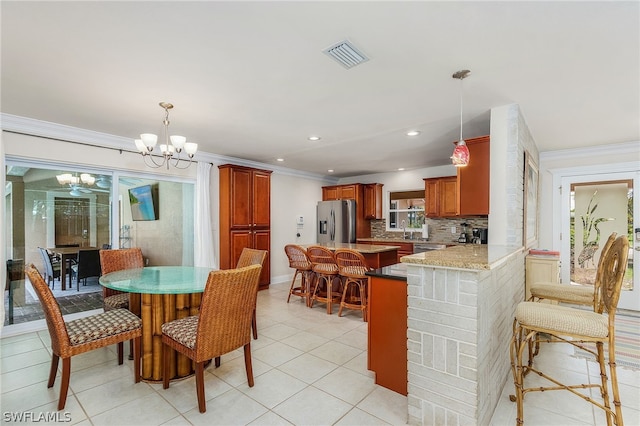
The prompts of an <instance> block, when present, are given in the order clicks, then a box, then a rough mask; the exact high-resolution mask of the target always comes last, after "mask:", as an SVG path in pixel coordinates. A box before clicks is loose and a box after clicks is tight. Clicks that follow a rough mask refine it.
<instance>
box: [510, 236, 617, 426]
mask: <svg viewBox="0 0 640 426" xmlns="http://www.w3.org/2000/svg"><path fill="white" fill-rule="evenodd" d="M628 254H629V241H628V240H627V237H626V235H625V236H620V237H618V238H617V239H616V240H615V241H614V242H613V243H612V244H611V247H610V248H609V250H607V252H606V253H605V255H604V259H603V260H602V261H601V262H600V265H599V267H598V271H597V275H598V277H597V278H596V279H597V280H599V282H600V285H601V288H600V291H598V292H597V293H596V298H597V302H596V304H595V305H596V308H595V309H594V310H593V311H585V310H583V309H577V308H571V307H567V306H561V305H551V304H546V303H537V302H521V303H519V304H518V307H517V308H516V314H515V319H514V322H513V337H512V339H511V344H510V351H509V353H510V357H511V371H512V374H513V379H514V384H515V396H513V395H512V396H511V400H512V401H515V402H516V403H517V414H516V416H517V417H516V422H517V423H518V424H522V423H524V397H525V395H526V394H527V393H528V392H536V391H540V392H544V391H551V390H567V391H569V392H571V393H573V394H574V395H577V396H579V397H580V398H582V399H584V400H585V401H587V402H590V403H592V404H593V405H595V406H597V407H598V408H600V409H602V410H604V412H605V415H606V417H607V424H608V425H609V426H611V425H612V424H616V425H618V426H622V425H623V419H622V409H621V404H620V391H619V389H618V378H617V373H616V353H615V351H616V339H615V313H616V309H617V305H618V300H619V298H620V291H621V289H622V281H623V279H624V275H625V271H626V268H627V257H628ZM603 312H606V313H607V315H603ZM539 334H545V335H546V336H545V341H549V342H550V343H569V344H571V345H574V346H576V347H578V348H581V349H583V350H585V351H586V352H588V353H590V354H591V355H593V356H594V357H595V359H596V362H597V363H598V364H599V367H600V377H601V384H590V383H586V384H572V385H566V384H563V383H561V382H560V381H559V380H558V379H556V378H552V377H550V376H548V375H547V374H545V373H543V372H542V371H540V369H539V367H534V365H533V361H534V358H533V356H532V354H531V348H532V345H531V341H534V340H536V339H538V336H539ZM547 336H549V337H550V338H549V339H547ZM584 343H592V344H595V350H594V349H592V348H589V347H587V346H584ZM605 344H606V345H607V348H608V358H609V360H608V363H609V373H610V377H611V390H612V393H613V405H614V408H613V409H612V408H611V405H610V401H609V390H608V383H607V368H606V365H605V356H604V346H605ZM527 348H528V349H529V354H528V355H529V357H528V361H527V364H526V365H525V363H524V359H523V354H524V353H525V349H527ZM529 372H533V373H535V374H534V376H535V377H542V378H544V379H547V380H549V381H550V382H551V384H553V386H540V382H539V380H537V381H536V383H535V384H534V385H533V386H532V387H529V388H527V387H525V383H524V379H525V376H526V375H527V373H529ZM586 388H598V389H599V391H600V395H601V396H602V403H600V402H599V401H598V400H597V399H596V398H594V397H590V396H589V395H584V394H582V393H580V392H578V391H577V390H576V389H586Z"/></svg>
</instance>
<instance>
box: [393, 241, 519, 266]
mask: <svg viewBox="0 0 640 426" xmlns="http://www.w3.org/2000/svg"><path fill="white" fill-rule="evenodd" d="M518 250H522V247H513V246H495V245H486V244H465V245H458V246H453V247H448V248H446V249H442V250H432V251H427V252H424V253H416V254H410V255H408V256H403V257H402V258H401V259H400V261H401V262H403V263H409V264H417V265H425V266H442V267H447V268H455V269H475V270H478V269H491V268H493V267H495V266H497V265H499V264H500V263H502V261H503V260H504V259H506V258H507V257H508V256H509V255H511V254H513V253H515V252H517V251H518Z"/></svg>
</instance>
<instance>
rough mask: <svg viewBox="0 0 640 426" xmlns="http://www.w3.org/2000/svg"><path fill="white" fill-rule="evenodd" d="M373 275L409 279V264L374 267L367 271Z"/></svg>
mask: <svg viewBox="0 0 640 426" xmlns="http://www.w3.org/2000/svg"><path fill="white" fill-rule="evenodd" d="M366 275H368V276H371V277H380V278H387V279H392V280H400V281H406V280H407V264H406V263H396V264H395V265H389V266H383V267H382V268H378V269H374V270H372V271H369V272H367V273H366Z"/></svg>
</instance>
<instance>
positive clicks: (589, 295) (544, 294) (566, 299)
mask: <svg viewBox="0 0 640 426" xmlns="http://www.w3.org/2000/svg"><path fill="white" fill-rule="evenodd" d="M617 235H618V234H617V233H615V232H614V233H612V234H611V235H609V238H608V239H607V242H606V243H605V244H604V247H603V248H602V252H601V253H600V260H599V261H598V268H600V263H602V260H603V259H604V258H605V256H606V253H607V250H608V249H609V247H611V244H613V242H614V241H615V239H616V237H617ZM596 278H597V276H596ZM599 289H600V283H599V282H598V280H597V279H596V280H595V282H594V284H593V287H591V286H582V285H578V286H576V285H566V284H564V285H559V284H552V283H540V282H538V283H533V285H532V286H531V288H530V289H529V290H530V291H531V297H530V298H529V301H531V302H536V301H543V300H552V301H557V302H560V303H570V304H573V305H591V306H593V307H594V308H595V303H596V299H597V298H596V294H597V293H598V291H599Z"/></svg>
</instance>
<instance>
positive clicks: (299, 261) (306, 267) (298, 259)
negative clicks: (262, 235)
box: [284, 244, 311, 271]
mask: <svg viewBox="0 0 640 426" xmlns="http://www.w3.org/2000/svg"><path fill="white" fill-rule="evenodd" d="M284 252H285V253H286V255H287V258H288V259H289V267H291V268H295V269H297V270H299V271H310V270H311V261H310V260H309V257H308V256H307V251H306V250H305V249H304V247H301V246H298V245H296V244H287V245H286V246H284Z"/></svg>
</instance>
